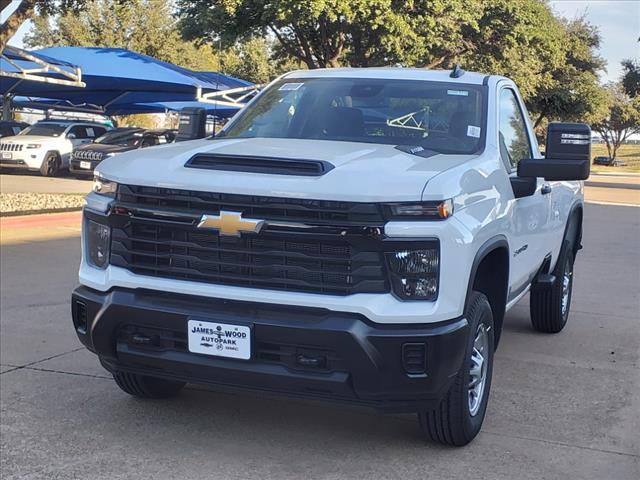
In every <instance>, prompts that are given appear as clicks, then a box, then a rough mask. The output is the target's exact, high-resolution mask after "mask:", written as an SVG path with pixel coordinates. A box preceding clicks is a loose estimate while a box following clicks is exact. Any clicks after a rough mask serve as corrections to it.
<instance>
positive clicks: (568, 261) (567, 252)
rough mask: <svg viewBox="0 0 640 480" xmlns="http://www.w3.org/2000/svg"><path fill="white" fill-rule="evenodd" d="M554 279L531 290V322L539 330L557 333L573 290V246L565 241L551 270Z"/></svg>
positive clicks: (565, 322)
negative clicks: (546, 285) (543, 285)
mask: <svg viewBox="0 0 640 480" xmlns="http://www.w3.org/2000/svg"><path fill="white" fill-rule="evenodd" d="M553 275H554V276H555V277H556V278H555V281H554V282H553V283H552V284H551V285H550V286H548V287H534V288H533V289H532V290H531V299H530V302H529V303H530V313H531V324H532V325H533V328H535V329H536V330H538V331H539V332H545V333H558V332H560V331H561V330H562V329H563V328H564V326H565V325H566V324H567V320H568V319H569V310H570V308H571V292H572V290H573V246H572V245H571V243H570V242H568V241H565V242H564V245H563V247H562V250H561V252H560V256H559V257H558V262H557V263H556V268H555V269H554V270H553Z"/></svg>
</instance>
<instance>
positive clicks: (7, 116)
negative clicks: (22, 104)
mask: <svg viewBox="0 0 640 480" xmlns="http://www.w3.org/2000/svg"><path fill="white" fill-rule="evenodd" d="M12 100H13V95H11V94H9V93H5V94H4V95H3V96H2V119H3V120H5V121H10V120H13V112H12V110H11V104H12V103H13V102H12Z"/></svg>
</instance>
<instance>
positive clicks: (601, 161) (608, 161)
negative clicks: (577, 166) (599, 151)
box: [593, 156, 626, 167]
mask: <svg viewBox="0 0 640 480" xmlns="http://www.w3.org/2000/svg"><path fill="white" fill-rule="evenodd" d="M593 164H594V165H604V166H606V167H624V166H625V165H626V163H625V162H623V161H622V160H618V159H616V158H611V157H607V156H597V157H594V158H593Z"/></svg>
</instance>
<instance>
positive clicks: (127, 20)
mask: <svg viewBox="0 0 640 480" xmlns="http://www.w3.org/2000/svg"><path fill="white" fill-rule="evenodd" d="M33 22H34V24H33V27H32V28H31V30H30V31H29V33H28V34H27V35H26V36H25V39H24V42H25V44H26V45H27V46H28V47H32V48H35V47H49V46H80V47H86V46H98V47H119V48H126V49H129V50H133V51H135V52H138V53H143V54H145V55H149V56H152V57H155V58H158V59H160V60H164V61H166V62H170V63H174V64H176V65H180V66H183V67H186V68H191V69H193V70H215V71H218V72H222V73H225V74H228V75H232V76H235V77H239V78H243V79H245V80H249V81H252V82H255V83H265V82H268V81H269V80H270V79H272V78H273V77H275V76H277V75H279V74H281V73H283V72H284V71H287V70H291V69H295V68H299V66H300V64H299V62H295V61H292V60H291V59H290V58H288V57H281V58H279V59H276V60H275V61H274V60H273V59H272V58H271V57H272V45H271V42H269V41H268V40H267V39H264V38H259V37H254V38H247V39H245V40H243V41H241V42H236V43H235V44H233V45H231V46H229V47H227V48H225V49H222V50H220V49H215V48H214V45H213V44H212V43H203V42H196V41H193V40H184V39H183V38H182V36H181V34H180V30H179V29H178V28H177V20H176V18H175V17H174V16H173V11H172V2H171V0H128V1H124V0H87V1H86V4H85V8H84V9H82V10H77V9H69V10H67V11H65V12H62V13H60V12H58V13H57V14H56V13H55V12H54V14H53V15H50V14H49V11H47V10H45V9H43V10H42V11H40V10H39V11H38V12H37V13H36V15H35V16H34V17H33Z"/></svg>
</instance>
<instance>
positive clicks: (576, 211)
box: [562, 202, 584, 258]
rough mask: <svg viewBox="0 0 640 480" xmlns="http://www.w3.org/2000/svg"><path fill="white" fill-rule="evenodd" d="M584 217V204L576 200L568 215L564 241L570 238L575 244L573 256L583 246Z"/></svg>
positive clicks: (573, 244)
mask: <svg viewBox="0 0 640 480" xmlns="http://www.w3.org/2000/svg"><path fill="white" fill-rule="evenodd" d="M583 217H584V204H583V203H582V202H576V203H574V204H573V205H572V206H571V209H570V210H569V215H568V216H567V224H566V225H565V227H564V236H563V237H562V241H563V242H564V241H565V240H569V241H571V243H572V246H573V256H574V258H575V256H576V254H577V253H578V250H580V249H581V248H582V219H583Z"/></svg>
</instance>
